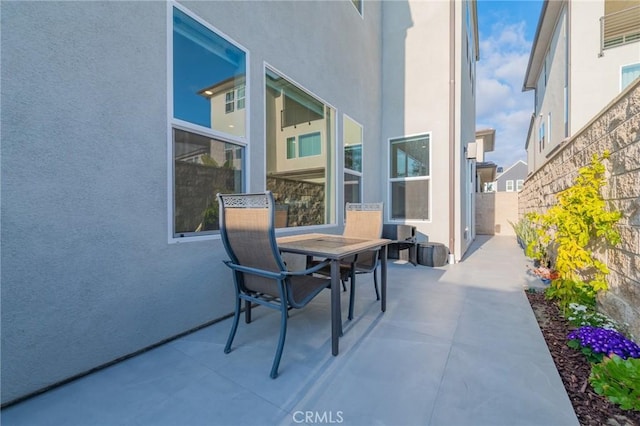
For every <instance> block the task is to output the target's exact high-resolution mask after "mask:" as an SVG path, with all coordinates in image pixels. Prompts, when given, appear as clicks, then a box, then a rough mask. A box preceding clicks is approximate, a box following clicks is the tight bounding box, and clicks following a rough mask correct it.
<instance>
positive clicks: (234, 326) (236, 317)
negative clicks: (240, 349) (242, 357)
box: [224, 297, 241, 354]
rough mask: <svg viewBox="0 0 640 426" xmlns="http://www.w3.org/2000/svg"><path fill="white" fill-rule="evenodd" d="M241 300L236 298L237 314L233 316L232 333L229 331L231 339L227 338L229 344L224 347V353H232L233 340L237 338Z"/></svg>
mask: <svg viewBox="0 0 640 426" xmlns="http://www.w3.org/2000/svg"><path fill="white" fill-rule="evenodd" d="M240 303H241V302H240V298H239V297H237V298H236V312H235V313H234V314H233V324H232V325H231V331H229V337H228V338H227V344H226V345H225V347H224V353H225V354H228V353H229V352H231V344H232V343H233V338H234V337H235V336H236V331H237V330H238V323H239V322H240Z"/></svg>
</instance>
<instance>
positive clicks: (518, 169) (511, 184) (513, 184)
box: [495, 160, 527, 192]
mask: <svg viewBox="0 0 640 426" xmlns="http://www.w3.org/2000/svg"><path fill="white" fill-rule="evenodd" d="M526 178H527V163H525V162H524V161H522V160H518V161H517V162H515V163H514V164H513V165H512V166H511V167H509V168H508V169H507V170H505V171H504V172H502V173H500V174H499V175H498V176H497V177H496V181H495V191H497V192H520V191H521V190H522V187H523V186H524V180H525V179H526Z"/></svg>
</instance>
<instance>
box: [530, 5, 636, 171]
mask: <svg viewBox="0 0 640 426" xmlns="http://www.w3.org/2000/svg"><path fill="white" fill-rule="evenodd" d="M638 76H640V2H639V1H638V0H632V1H629V0H592V1H572V0H562V1H549V0H545V2H544V3H543V6H542V11H541V13H540V20H539V22H538V28H537V31H536V35H535V38H534V42H533V46H532V49H531V55H530V57H529V64H528V67H527V72H526V75H525V78H524V84H523V91H527V90H535V102H534V113H533V115H532V117H531V122H530V127H529V134H528V136H527V141H526V150H527V163H528V171H529V174H530V173H533V172H534V171H535V170H537V169H538V168H540V167H541V166H542V164H544V163H545V162H546V161H547V159H548V158H549V157H550V156H551V155H552V154H553V153H554V152H555V151H556V150H557V149H558V147H559V146H560V145H561V144H563V143H564V141H566V140H567V139H568V138H569V137H571V136H572V135H574V134H576V132H577V131H578V130H580V129H581V128H582V127H583V126H585V125H586V124H587V123H588V122H589V121H590V120H591V118H592V117H594V116H595V115H596V114H597V113H598V112H599V111H600V110H602V109H603V108H604V107H605V106H606V105H607V104H608V103H609V102H611V101H612V100H613V99H614V98H615V97H616V96H617V95H618V94H619V93H620V92H621V91H622V90H623V89H624V88H625V87H626V86H627V85H628V84H629V83H630V82H631V81H633V80H634V79H635V78H637V77H638Z"/></svg>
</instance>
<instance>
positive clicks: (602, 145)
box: [519, 80, 640, 337]
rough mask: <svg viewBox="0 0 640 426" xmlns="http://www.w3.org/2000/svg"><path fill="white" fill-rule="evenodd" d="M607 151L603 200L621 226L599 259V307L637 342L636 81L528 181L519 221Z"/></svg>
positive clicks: (639, 157) (639, 106)
mask: <svg viewBox="0 0 640 426" xmlns="http://www.w3.org/2000/svg"><path fill="white" fill-rule="evenodd" d="M605 150H609V152H610V153H611V157H610V158H609V160H608V161H606V163H605V164H606V166H607V171H608V185H607V186H606V187H605V188H604V189H603V194H602V195H603V197H604V198H605V200H607V201H608V204H609V207H610V208H612V209H616V210H619V211H621V212H622V213H623V218H622V219H621V220H620V222H619V231H620V234H621V236H622V242H621V244H619V245H618V246H617V247H615V248H608V249H607V250H605V251H604V252H603V253H602V254H601V259H602V260H603V261H605V262H606V264H607V265H608V267H609V269H610V271H611V272H610V274H609V275H608V277H607V281H608V283H609V291H607V292H604V293H602V294H601V295H600V296H599V297H598V306H599V308H600V310H601V311H602V312H604V313H605V314H606V315H608V316H609V317H611V318H613V319H614V320H616V321H618V322H621V323H626V324H628V326H629V331H630V332H631V333H632V334H633V335H634V336H636V337H640V276H639V273H638V271H640V80H636V81H635V83H634V84H632V85H630V87H627V89H626V90H625V91H624V92H622V93H621V94H620V95H619V96H618V97H616V98H615V99H614V100H613V101H612V102H611V103H610V104H609V105H608V106H607V107H606V108H605V109H603V110H602V111H601V112H600V114H599V115H597V116H596V117H595V118H594V119H593V120H591V122H589V123H588V124H587V125H586V126H585V127H583V128H582V129H581V130H580V131H579V132H578V133H577V134H576V135H575V136H573V137H572V138H571V139H569V140H568V141H567V142H566V143H565V144H564V145H563V146H562V147H561V148H560V149H559V150H558V151H557V152H556V153H555V154H554V155H553V156H552V157H550V158H549V160H548V161H547V162H546V163H545V164H544V165H543V166H542V167H541V168H540V169H538V170H537V171H536V172H535V173H533V174H532V175H530V176H529V177H528V178H527V180H526V181H525V185H524V189H523V190H522V192H521V193H520V201H519V216H520V217H522V216H523V215H524V214H526V213H528V212H531V211H541V212H542V211H545V210H546V209H548V208H549V207H550V206H551V205H553V204H555V202H556V198H555V194H556V193H558V192H560V191H562V190H563V189H565V188H567V187H568V186H570V185H571V184H572V183H573V180H574V178H575V176H576V175H577V171H578V169H579V168H580V167H582V166H585V165H587V164H589V162H590V161H591V157H592V155H593V154H601V153H602V152H603V151H605Z"/></svg>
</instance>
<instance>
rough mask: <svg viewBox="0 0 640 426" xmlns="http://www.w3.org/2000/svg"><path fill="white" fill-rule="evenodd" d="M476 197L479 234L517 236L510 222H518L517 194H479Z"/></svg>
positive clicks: (477, 230)
mask: <svg viewBox="0 0 640 426" xmlns="http://www.w3.org/2000/svg"><path fill="white" fill-rule="evenodd" d="M475 197H476V233H477V234H479V235H515V232H514V231H513V227H512V226H511V224H510V223H509V222H512V223H516V222H517V221H518V193H517V192H478V193H476V194H475Z"/></svg>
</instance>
